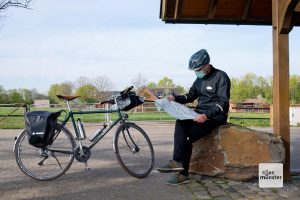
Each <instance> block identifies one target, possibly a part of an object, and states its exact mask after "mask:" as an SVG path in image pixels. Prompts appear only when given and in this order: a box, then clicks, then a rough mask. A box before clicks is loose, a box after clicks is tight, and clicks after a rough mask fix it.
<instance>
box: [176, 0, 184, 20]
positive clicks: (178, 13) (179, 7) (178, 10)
mask: <svg viewBox="0 0 300 200" xmlns="http://www.w3.org/2000/svg"><path fill="white" fill-rule="evenodd" d="M182 1H183V0H176V4H175V14H174V20H177V19H178V17H181V11H182Z"/></svg>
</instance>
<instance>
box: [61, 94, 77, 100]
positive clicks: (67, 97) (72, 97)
mask: <svg viewBox="0 0 300 200" xmlns="http://www.w3.org/2000/svg"><path fill="white" fill-rule="evenodd" d="M56 96H57V98H59V99H62V100H65V101H72V100H73V99H76V98H77V97H79V96H63V95H56Z"/></svg>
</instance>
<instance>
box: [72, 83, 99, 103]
mask: <svg viewBox="0 0 300 200" xmlns="http://www.w3.org/2000/svg"><path fill="white" fill-rule="evenodd" d="M76 94H77V95H79V96H80V98H81V100H82V101H83V102H85V103H96V102H97V97H96V94H97V88H96V87H95V86H93V85H92V84H86V85H83V86H81V87H80V88H78V89H77V90H76Z"/></svg>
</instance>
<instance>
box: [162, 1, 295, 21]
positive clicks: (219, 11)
mask: <svg viewBox="0 0 300 200" xmlns="http://www.w3.org/2000/svg"><path fill="white" fill-rule="evenodd" d="M160 18H161V19H162V20H163V21H165V22H166V23H194V24H237V25H272V0H161V7H160ZM293 25H294V26H300V3H298V5H297V6H296V9H295V15H294V18H293Z"/></svg>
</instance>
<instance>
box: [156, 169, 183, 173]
mask: <svg viewBox="0 0 300 200" xmlns="http://www.w3.org/2000/svg"><path fill="white" fill-rule="evenodd" d="M156 170H157V171H159V172H161V173H172V172H181V171H183V168H156Z"/></svg>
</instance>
